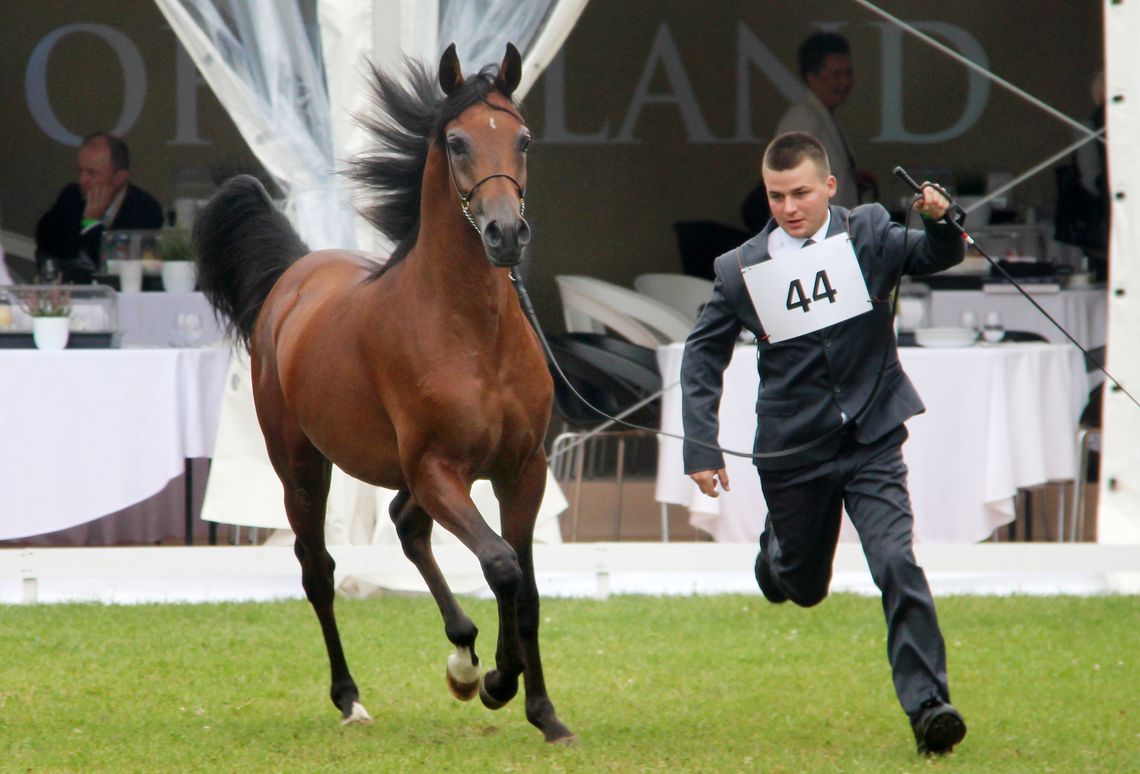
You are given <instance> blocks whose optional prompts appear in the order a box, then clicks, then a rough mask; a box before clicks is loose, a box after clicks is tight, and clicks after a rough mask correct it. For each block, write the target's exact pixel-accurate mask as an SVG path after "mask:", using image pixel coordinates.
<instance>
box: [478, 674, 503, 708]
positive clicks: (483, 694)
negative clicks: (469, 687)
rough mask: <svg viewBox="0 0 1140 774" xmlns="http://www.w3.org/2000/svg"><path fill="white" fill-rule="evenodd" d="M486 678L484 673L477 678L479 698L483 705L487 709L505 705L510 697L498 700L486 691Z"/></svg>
mask: <svg viewBox="0 0 1140 774" xmlns="http://www.w3.org/2000/svg"><path fill="white" fill-rule="evenodd" d="M486 678H487V676H486V675H483V677H480V678H479V700H480V701H481V702H483V706H484V707H486V708H487V709H489V710H497V709H502V708H503V707H505V706H506V705H507V702H508V701H510V699H505V700H503V701H499V700H498V699H496V698H495V697H494V696H492V695H491V694H489V693H487V682H486Z"/></svg>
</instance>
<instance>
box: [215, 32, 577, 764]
mask: <svg viewBox="0 0 1140 774" xmlns="http://www.w3.org/2000/svg"><path fill="white" fill-rule="evenodd" d="M372 70H373V82H374V87H375V102H376V104H377V106H378V107H379V109H380V115H379V116H378V117H376V118H373V119H370V120H367V121H366V122H365V126H366V127H367V128H368V129H369V131H370V132H371V133H372V134H373V135H374V136H375V139H376V140H377V141H378V145H379V148H380V149H379V151H377V152H376V153H374V154H373V155H367V156H364V157H361V158H358V159H356V160H355V161H354V167H353V173H352V175H353V177H355V178H356V179H357V180H358V181H363V182H365V183H367V184H370V185H371V186H372V187H373V188H374V189H375V193H376V201H375V202H374V204H373V206H371V207H370V208H369V209H368V210H367V212H366V214H367V216H368V217H369V220H370V221H371V222H372V223H373V224H374V225H375V226H377V227H378V228H379V229H380V230H381V231H382V232H383V233H385V234H386V235H387V236H388V237H389V238H391V239H392V240H393V242H395V243H396V244H397V247H396V248H395V250H394V252H393V253H392V256H391V257H390V258H389V259H388V260H387V262H386V263H384V264H383V265H382V266H380V267H379V268H378V265H377V263H376V262H375V261H372V260H369V259H368V257H367V256H364V255H363V254H360V253H356V252H350V251H345V250H319V251H316V252H309V250H308V248H307V247H306V246H305V244H304V243H303V242H302V241H301V239H300V237H299V236H298V235H297V234H296V233H295V232H294V230H293V229H292V228H291V226H290V225H289V223H288V221H287V220H286V219H285V218H284V216H283V215H282V214H281V213H279V212H278V211H277V210H276V208H275V207H274V206H273V204H272V202H271V201H270V199H269V196H268V195H267V193H266V192H265V189H264V188H263V187H262V186H261V184H260V183H258V182H257V181H256V180H255V179H254V178H252V177H248V176H243V177H237V178H233V179H231V180H230V181H227V183H225V184H224V185H223V186H222V187H221V188H220V190H219V191H218V193H217V194H216V195H215V196H214V197H213V198H212V200H211V201H210V203H209V204H208V205H207V206H206V207H205V208H204V209H203V211H202V212H201V214H200V215H199V217H198V219H197V221H196V223H195V226H194V243H195V245H196V248H197V261H198V267H199V278H200V283H201V286H202V289H203V290H204V292H205V294H206V296H207V297H208V298H209V300H210V302H211V304H212V305H213V307H214V309H215V310H216V311H217V312H218V313H219V315H220V316H221V317H222V318H224V319H226V320H227V325H228V326H229V332H230V334H231V336H232V337H234V338H235V339H236V340H238V341H239V342H241V343H242V344H244V345H245V346H246V347H247V348H248V350H249V352H250V357H251V362H252V371H253V391H254V402H255V405H256V409H257V418H258V422H259V424H260V426H261V430H262V433H263V435H264V436H265V445H266V448H267V449H268V451H269V458H270V461H271V462H272V464H273V468H274V470H275V471H276V473H277V475H278V477H279V478H280V479H281V483H282V486H283V487H284V491H285V510H286V513H287V515H288V519H289V524H290V525H291V526H292V528H293V531H294V533H295V534H296V541H295V544H294V550H295V553H296V555H297V558H298V560H299V561H300V564H301V577H302V585H303V586H304V589H305V594H306V596H307V597H308V599H309V602H310V603H311V604H312V606H313V609H314V611H315V612H316V615H317V619H318V620H319V622H320V626H321V631H322V632H323V634H324V640H325V646H326V648H327V650H328V657H329V664H330V667H331V672H332V684H331V689H330V697H331V698H332V701H333V704H335V705H336V706H337V708H338V709H339V710H340V711H341V715H342V719H343V722H344V723H367V722H370V721H371V717H370V716H369V714H368V711H367V710H366V709H365V708H364V706H363V705H362V704H361V703H360V699H359V692H358V690H357V686H356V683H355V682H354V680H353V679H352V676H351V674H350V673H349V669H348V664H347V661H346V659H345V655H344V651H343V649H342V646H341V641H340V635H339V632H338V630H337V625H336V618H335V616H334V613H333V597H334V587H333V568H334V562H333V559H332V557H331V556H330V555H329V553H328V551H327V549H326V545H325V535H324V524H325V505H326V500H327V497H328V491H329V476H330V470H331V463H336V465H338V466H339V467H340V468H341V469H342V470H344V471H345V472H346V473H348V474H349V475H351V476H353V477H355V478H357V479H359V480H361V481H364V482H367V483H369V484H373V485H375V486H380V487H385V488H388V489H394V490H398V494H397V496H396V497H395V499H394V501H393V502H392V505H391V508H390V515H391V518H392V520H393V521H394V523H395V525H396V529H397V533H398V534H399V537H400V542H401V545H402V548H403V551H404V553H405V555H406V556H407V557H408V559H410V560H411V561H412V562H413V563H414V564H415V565H416V567H417V568H418V569H419V571H420V573H421V574H422V575H423V578H424V581H426V583H427V586H428V588H429V589H430V590H431V593H432V596H433V597H434V598H435V601H436V604H437V605H438V606H439V610H440V612H441V613H442V616H443V622H444V633H445V635H446V637H447V639H448V640H449V641H450V642H451V643H452V644H453V645H454V647H455V651H454V653H452V654H451V655H450V656H449V658H448V660H447V682H448V685H449V687H450V689H451V691H452V692H453V693H454V694H455V696H456V697H457V698H459V699H462V700H465V701H466V700H470V699H472V698H474V696H475V694H476V693H478V695H479V697H480V698H481V699H482V702H483V704H484V705H486V706H487V707H489V708H491V709H498V708H500V707H502V706H503V705H504V704H506V703H507V702H508V701H510V700H511V699H512V698H513V697H514V696H515V694H516V693H517V692H518V678H519V675H520V674H521V675H522V676H523V680H524V685H525V693H526V716H527V719H528V720H529V721H530V722H531V723H532V724H534V725H535V726H537V727H538V728H539V730H541V731H542V733H543V735H544V736H545V738H546V740H547V741H550V742H555V741H569V740H571V739H573V734H572V733H571V731H570V730H569V729H568V728H567V727H566V726H565V725H563V723H562V722H561V721H560V720H559V719H558V717H557V715H556V714H555V711H554V706H553V704H552V703H551V701H550V698H549V697H548V695H547V691H546V684H545V681H544V679H543V674H542V662H541V659H540V657H539V645H538V623H539V599H538V589H537V586H536V584H535V577H534V562H533V558H532V550H531V543H532V538H533V532H534V524H535V518H536V515H537V513H538V508H539V504H540V502H541V500H542V496H543V490H544V488H545V485H546V468H547V460H546V454H545V451H544V449H543V440H544V438H545V436H546V429H547V425H548V423H549V421H550V409H551V397H552V390H553V388H552V383H551V379H550V374H549V372H548V371H547V368H546V363H545V359H544V357H543V354H542V350H541V348H540V345H539V342H538V338H537V336H536V334H535V332H534V330H533V329H532V328H531V326H530V324H529V323H528V322H527V319H526V318H525V317H524V315H523V313H522V311H521V309H520V305H519V301H518V299H517V297H516V294H515V291H514V289H513V287H512V284H511V281H510V278H509V277H508V272H509V270H510V268H511V267H513V266H515V265H517V264H518V263H519V261H520V260H521V258H522V255H523V248H524V247H525V246H526V244H527V241H528V240H529V238H530V228H529V226H528V225H527V223H526V221H525V220H524V219H523V217H522V213H523V206H524V198H523V197H524V191H525V189H526V184H527V178H526V152H527V146H528V145H529V144H530V134H529V131H528V130H527V127H526V124H525V122H524V119H523V117H522V115H521V113H520V110H519V107H518V105H517V104H516V103H515V101H514V100H513V98H512V96H511V95H512V93H513V92H514V90H515V88H516V87H517V86H518V84H519V80H520V77H521V72H522V62H521V57H520V56H519V52H518V51H517V50H516V49H515V47H514V46H513V45H510V44H507V51H506V55H505V56H504V58H503V60H502V62H501V63H500V65H499V68H498V72H497V73H495V72H493V71H494V68H493V67H490V68H486V69H484V71H482V72H480V73H478V74H476V75H473V76H471V77H467V78H465V77H464V75H463V73H462V71H461V69H460V64H459V59H458V57H457V55H456V53H455V46H454V45H452V46H450V47H449V48H448V49H447V51H446V52H445V53H444V54H443V56H442V58H441V60H440V64H439V71H438V88H442V92H443V93H442V95H441V94H440V93H439V91H438V88H437V85H436V80H437V79H435V78H433V77H432V76H431V75H430V74H429V73H428V72H427V70H426V69H425V68H424V67H423V66H422V65H420V64H419V63H414V62H409V63H408V67H407V73H406V75H407V78H408V80H407V83H406V85H405V84H402V83H401V82H400V81H398V80H396V79H395V78H392V77H390V76H389V75H386V74H385V73H383V72H381V71H380V70H378V69H377V68H375V67H373V68H372ZM472 226H474V228H472ZM482 478H486V479H490V481H491V483H492V486H493V488H494V492H495V495H496V497H497V498H498V500H499V503H500V506H501V523H502V536H501V537H500V536H499V535H498V534H496V532H495V531H494V530H493V529H491V527H489V526H488V525H487V523H486V522H485V521H484V520H483V517H482V516H481V515H480V514H479V511H478V510H477V509H476V507H475V505H474V503H473V502H472V500H471V497H470V489H471V484H472V482H473V481H474V480H476V479H482ZM433 520H434V521H435V522H438V523H439V524H441V525H442V526H443V527H444V528H445V529H447V530H449V531H450V532H452V533H453V534H455V536H456V537H458V538H459V540H460V541H462V542H463V544H464V545H465V546H467V548H468V549H470V550H471V551H472V552H473V553H474V554H475V555H476V556H477V557H478V559H479V562H480V565H481V567H482V570H483V574H484V576H485V577H486V580H487V583H488V585H489V586H490V588H491V590H492V592H493V593H494V595H495V599H496V601H497V604H498V614H499V639H498V644H497V648H496V651H495V668H494V669H492V670H490V671H488V672H486V674H482V675H481V674H480V672H481V668H480V664H479V659H478V656H476V653H475V638H476V634H477V633H478V630H477V629H476V626H475V624H474V623H473V622H472V621H471V619H470V618H469V617H468V616H467V614H466V613H464V611H463V610H462V609H461V607H460V605H459V602H458V601H457V600H456V598H455V596H454V594H453V593H452V592H451V590H450V588H449V587H448V585H447V581H446V580H445V578H444V576H443V574H442V573H441V571H440V569H439V566H438V565H437V564H436V561H435V558H434V556H433V555H432V548H431V532H432V524H433Z"/></svg>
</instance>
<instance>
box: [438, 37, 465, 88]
mask: <svg viewBox="0 0 1140 774" xmlns="http://www.w3.org/2000/svg"><path fill="white" fill-rule="evenodd" d="M462 85H463V71H462V70H460V69H459V55H458V54H456V53H455V44H454V43H452V44H451V45H450V46H448V47H447V50H446V51H444V52H443V56H442V57H440V59H439V86H440V88H441V89H443V93H444V94H447V95H450V94H451V92H453V91H455V90H456V89H458V88H459V87H460V86H462Z"/></svg>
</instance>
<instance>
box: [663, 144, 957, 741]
mask: <svg viewBox="0 0 1140 774" xmlns="http://www.w3.org/2000/svg"><path fill="white" fill-rule="evenodd" d="M761 169H762V171H763V174H764V184H765V187H766V188H767V190H768V201H769V204H770V205H771V209H772V220H771V221H769V223H768V225H767V226H765V228H764V230H762V231H761V232H760V233H759V234H757V235H756V236H754V237H753V238H752V239H749V240H748V241H747V242H745V243H744V244H743V245H741V246H740V247H739V248H737V249H735V250H731V251H729V252H727V253H725V254H724V255H722V256H720V257H719V258H717V259H716V262H715V263H714V270H715V274H716V279H715V281H714V284H713V291H712V297H711V298H710V299H709V302H708V303H707V304H705V307H704V309H703V311H702V312H701V316H700V318H699V319H698V320H697V323H696V325H695V326H694V328H693V332H692V333H691V334H689V337H688V339H687V340H686V341H685V354H684V359H683V360H682V364H681V416H682V420H683V422H684V427H685V437H686V443H685V445H684V463H685V472H686V473H688V474H689V476H690V477H692V479H693V480H694V481H695V482H696V484H697V486H699V487H700V490H701V492H703V493H704V494H706V495H708V496H710V497H716V496H718V494H719V492H718V491H717V488H718V485H719V486H720V487H723V488H724V489H726V490H727V489H728V488H729V480H728V472H727V470H726V468H725V464H724V455H723V453H722V452H721V451H720V450H719V449H717V448H716V443H717V439H718V437H719V418H718V414H719V409H720V401H721V390H722V387H723V384H724V370H725V368H726V367H727V366H728V364H729V361H730V360H731V359H732V356H733V352H734V349H735V346H736V340H737V337H738V336H739V335H740V332H741V330H742V329H747V330H748V331H749V332H750V333H752V334H753V335H755V336H756V337H757V357H756V362H757V368H758V369H759V372H760V390H759V394H758V396H757V400H756V404H755V405H756V413H757V420H758V421H757V431H756V440H755V443H754V451H755V452H757V453H759V454H760V455H761V456H760V457H758V458H757V459H756V467H757V471H758V473H759V476H760V485H761V489H762V490H763V492H764V499H765V501H766V502H767V505H768V514H767V517H766V519H765V522H764V528H763V531H762V532H761V533H760V550H759V552H758V553H757V556H756V565H755V573H756V581H757V583H758V585H759V586H760V591H761V592H762V593H763V594H764V597H765V598H766V599H768V601H770V602H773V603H781V602H786V601H788V600H791V601H792V602H794V603H795V604H797V605H800V606H801V607H811V606H813V605H816V604H819V603H820V602H822V601H823V600H824V598H825V597H826V596H827V593H828V589H829V587H830V584H831V572H832V562H833V559H834V557H835V547H836V543H837V541H838V540H839V528H840V518H841V516H842V513H843V509H844V507H846V510H847V513H848V515H849V516H850V517H851V522H852V523H853V524H854V525H855V529H856V530H857V531H858V533H859V540H860V542H861V543H862V546H863V552H864V554H866V557H867V564H868V566H869V567H870V570H871V577H872V578H873V579H874V581H875V585H876V586H878V588H879V590H880V591H881V592H882V598H883V612H884V614H885V616H886V623H887V656H888V658H889V660H890V663H891V670H892V674H893V677H894V686H895V693H896V695H897V696H898V700H899V704H901V705H902V708H903V710H904V711H905V712H906V713H907V715H908V717H909V719H910V722H911V728H912V730H913V732H914V738H915V742H916V743H917V746H918V751H919V752H920V753H923V754H928V753H929V754H941V753H946V752H949V751H950V750H951V749H953V747H954V745H956V744H958V742H960V741H962V738H963V737H965V735H966V724H965V721H964V720H963V719H962V716H961V715H960V714H959V713H958V711H957V710H956V709H955V708H954V707H953V706H951V704H950V688H949V684H948V678H947V674H946V645H945V643H944V641H943V638H942V632H941V630H940V628H939V625H938V617H937V615H936V614H935V610H934V599H933V598H932V597H931V593H930V587H929V585H928V584H927V581H926V575H925V573H923V571H922V568H921V567H920V566H919V565H918V564H917V563H916V561H915V557H914V551H913V549H912V543H913V540H914V515H913V513H912V511H911V505H910V494H909V492H908V491H907V468H906V463H905V462H904V461H903V456H902V445H903V442H904V441H906V438H907V430H906V425H905V424H904V423H905V422H906V420H907V419H909V418H910V417H912V416H914V415H915V414H919V413H921V412H923V411H924V410H925V408H924V407H923V405H922V400H921V399H920V398H919V396H918V392H917V391H916V390H915V388H914V385H913V384H911V381H910V379H909V378H907V375H906V374H905V373H904V372H903V369H902V366H901V364H900V363H899V356H898V349H897V344H896V341H895V336H894V331H893V326H892V320H893V317H892V310H891V303H890V301H889V298H890V294H891V289H892V287H893V286H894V284H895V283H896V282H897V281H898V279H899V277H900V276H901V275H902V274H904V273H905V274H914V275H924V274H932V273H934V272H938V271H942V270H943V269H948V268H950V267H951V266H954V265H956V264H958V263H961V262H962V259H963V257H964V256H965V244H964V242H963V240H962V238H961V236H960V234H959V232H958V230H957V229H956V228H955V227H954V225H953V224H951V223H949V222H947V221H946V220H945V218H946V217H948V215H947V213H948V208H949V206H950V202H949V200H948V199H947V198H946V196H945V195H944V194H943V192H942V191H941V190H940V189H939V188H938V187H937V186H934V185H933V184H930V183H925V184H924V185H923V188H922V191H923V193H922V196H921V197H916V201H915V203H914V208H915V209H916V210H917V211H918V212H919V213H920V214H921V215H922V221H923V228H922V229H921V230H919V229H913V230H910V231H909V232H908V231H907V229H905V228H904V227H903V226H901V225H899V224H897V223H892V222H891V219H890V216H889V214H888V213H887V211H886V210H885V209H884V208H883V207H882V205H879V204H867V205H863V206H860V207H856V208H855V209H854V210H847V209H845V208H843V207H836V206H829V203H830V201H831V200H832V199H833V197H834V195H835V189H836V180H835V176H834V175H832V174H831V172H830V167H829V164H828V158H827V154H826V152H825V151H824V148H823V145H821V144H820V142H819V140H817V139H816V138H815V137H812V136H811V135H808V134H804V133H802V132H790V133H788V134H782V135H779V136H778V137H776V139H774V140H772V142H771V144H769V145H768V148H767V150H765V152H764V159H763V162H762V164H761ZM844 233H846V235H847V238H848V239H849V240H850V241H849V242H848V243H847V246H846V248H845V249H846V250H848V251H850V255H849V260H850V261H851V262H853V263H855V262H857V264H858V269H859V270H860V271H861V273H862V275H863V276H864V277H865V279H866V286H867V287H866V290H865V292H866V293H867V294H868V295H869V298H870V301H871V304H870V308H869V309H866V310H864V311H860V312H857V313H856V314H854V315H849V316H848V317H847V318H846V319H841V320H840V321H839V322H836V323H834V324H826V323H824V324H821V327H817V328H815V329H814V330H811V331H810V332H806V333H803V334H801V335H797V336H793V337H790V338H787V339H783V340H780V341H778V342H771V341H769V337H768V335H767V334H766V333H765V326H764V323H763V321H762V319H761V318H762V317H763V316H765V315H767V314H771V315H772V317H771V318H769V319H772V320H775V319H776V317H777V316H778V315H779V314H781V313H782V310H781V309H779V308H773V309H766V310H764V311H762V312H758V311H757V307H756V302H755V300H754V298H753V297H752V295H751V293H750V291H749V288H748V286H747V284H746V282H745V279H744V274H745V271H746V270H747V269H748V267H753V266H757V265H760V264H761V263H762V262H765V261H769V260H771V259H772V258H775V259H777V260H780V261H784V262H786V261H788V260H794V259H796V258H797V257H798V256H800V255H807V254H806V253H801V248H803V247H805V246H807V245H809V244H811V243H813V242H821V241H823V240H825V239H827V237H837V236H840V235H842V234H844ZM834 244H835V243H832V245H833V246H834ZM817 247H822V245H817ZM802 260H807V261H810V260H812V259H811V258H810V256H809V257H808V258H806V259H802ZM820 274H823V275H824V278H823V282H824V288H825V289H826V291H827V294H822V295H815V296H814V298H815V300H816V302H817V303H825V301H826V300H827V299H830V297H831V296H830V295H829V294H831V293H832V292H833V289H832V288H831V286H830V284H828V280H827V277H826V273H825V272H822V271H821V272H819V274H817V275H816V282H817V283H818V282H819V281H820V279H819V275H820ZM807 276H808V277H809V285H808V287H809V288H810V287H811V284H810V276H811V274H810V272H809V274H808V275H807ZM796 283H797V285H798V283H799V280H796ZM834 291H835V292H838V293H846V294H849V295H850V294H851V293H855V294H856V295H857V291H855V290H852V289H851V288H849V287H845V288H835V289H834ZM779 295H781V296H782V293H780V294H779ZM802 295H803V294H802V289H801V296H802ZM813 295H814V294H813ZM788 298H789V302H788V303H789V307H788V308H789V309H791V308H792V307H791V298H792V289H791V287H789V290H788ZM801 306H803V309H802V311H804V312H807V310H808V306H807V304H806V303H805V304H801ZM828 319H830V318H828ZM693 441H697V442H699V444H702V445H698V443H693ZM784 688H785V689H786V688H787V686H784ZM776 689H777V690H779V689H780V686H776Z"/></svg>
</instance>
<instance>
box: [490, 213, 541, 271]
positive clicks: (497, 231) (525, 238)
mask: <svg viewBox="0 0 1140 774" xmlns="http://www.w3.org/2000/svg"><path fill="white" fill-rule="evenodd" d="M481 234H482V236H483V249H484V250H485V251H486V253H487V260H489V261H490V262H491V263H492V264H494V265H495V266H498V267H500V268H510V267H512V266H518V264H519V262H520V261H522V257H523V250H524V249H525V248H526V246H527V244H528V243H529V242H530V226H529V225H527V222H526V219H524V218H523V217H521V216H518V215H516V216H515V217H513V218H510V219H503V220H500V219H497V218H496V219H490V220H488V221H487V222H486V223H485V224H484V225H483V229H482V231H481Z"/></svg>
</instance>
